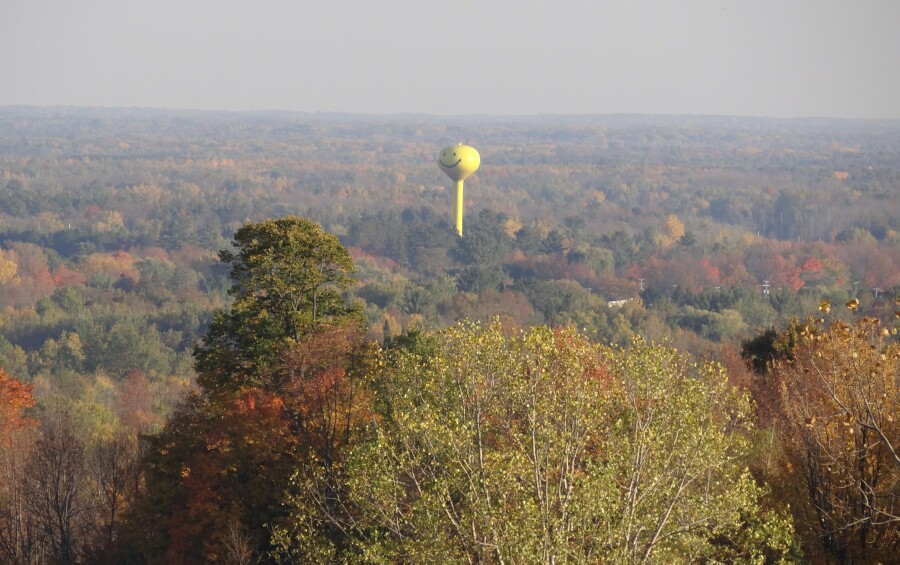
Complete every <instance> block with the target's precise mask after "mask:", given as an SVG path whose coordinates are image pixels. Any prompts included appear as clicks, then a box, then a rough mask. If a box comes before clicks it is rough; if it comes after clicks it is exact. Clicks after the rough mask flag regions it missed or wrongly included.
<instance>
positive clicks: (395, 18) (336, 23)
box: [0, 0, 900, 118]
mask: <svg viewBox="0 0 900 565" xmlns="http://www.w3.org/2000/svg"><path fill="white" fill-rule="evenodd" d="M12 104H16V105H17V104H25V105H40V106H45V105H67V106H68V105H72V106H126V107H132V106H139V107H156V108H196V109H216V110H217V109H226V110H276V109H277V110H299V111H337V112H360V113H398V112H424V113H429V114H451V115H452V114H548V113H550V114H573V113H598V114H607V113H641V114H726V115H742V116H748V115H749V116H774V117H801V116H828V117H864V118H900V0H732V1H728V0H720V1H713V0H616V1H605V0H556V1H554V2H551V1H549V0H542V1H531V0H517V1H514V0H480V1H474V0H457V1H446V0H445V1H441V2H424V1H422V0H354V1H341V0H330V1H329V0H320V1H316V2H308V1H305V0H291V1H288V0H252V1H251V0H246V1H238V0H110V1H106V0H77V1H75V0H52V1H51V0H0V105H12Z"/></svg>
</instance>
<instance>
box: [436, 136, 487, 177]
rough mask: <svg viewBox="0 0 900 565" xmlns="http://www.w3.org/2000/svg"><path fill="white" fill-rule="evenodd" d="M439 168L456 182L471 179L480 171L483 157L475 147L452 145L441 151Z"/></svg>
mask: <svg viewBox="0 0 900 565" xmlns="http://www.w3.org/2000/svg"><path fill="white" fill-rule="evenodd" d="M437 162H438V166H439V167H440V168H441V170H442V171H444V173H446V174H447V176H448V177H450V178H451V179H453V180H455V181H461V180H465V179H467V178H469V177H470V176H472V174H473V173H474V172H475V171H477V170H478V166H479V165H480V164H481V156H479V155H478V151H475V148H474V147H469V146H468V145H463V144H462V143H460V144H459V145H451V146H450V147H445V148H443V149H441V152H440V153H438V160H437Z"/></svg>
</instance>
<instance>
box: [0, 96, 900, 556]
mask: <svg viewBox="0 0 900 565" xmlns="http://www.w3.org/2000/svg"><path fill="white" fill-rule="evenodd" d="M457 142H464V143H467V144H471V145H473V146H475V147H476V148H477V149H478V150H479V152H480V153H481V161H482V165H481V168H480V169H479V171H478V172H477V173H476V175H475V176H474V177H472V178H471V179H469V180H468V181H467V182H466V189H467V190H466V195H467V199H466V217H465V231H464V234H465V235H464V237H458V236H457V234H456V231H455V227H454V226H453V218H454V216H453V214H454V209H453V207H454V205H455V198H454V194H453V190H452V186H451V184H450V183H449V181H448V180H447V179H446V177H444V175H443V174H442V173H441V172H440V170H439V169H438V168H437V167H436V166H435V164H434V159H435V156H436V155H437V152H438V151H439V149H440V148H442V147H444V146H446V145H451V144H455V143H457ZM898 319H900V122H896V121H843V120H766V119H751V118H724V117H667V116H653V117H650V116H579V117H574V116H546V117H532V118H502V119H501V118H490V117H468V118H457V119H450V118H439V117H431V116H417V115H405V116H390V117H372V116H354V115H315V114H310V115H304V114H288V113H260V114H230V113H203V112H186V111H185V112H174V111H154V110H138V109H130V110H128V109H74V108H9V107H7V108H0V561H3V562H10V563H140V562H146V563H200V562H221V563H255V562H266V563H268V562H279V563H305V562H364V563H369V562H373V563H388V562H390V563H395V562H407V563H423V562H434V561H438V560H450V561H453V562H456V561H459V562H498V563H501V562H502V563H513V562H524V563H530V562H547V563H550V562H554V563H557V562H612V563H621V562H684V561H704V562H748V563H776V562H833V563H864V562H874V561H879V560H880V561H882V562H887V561H889V560H890V559H891V557H892V556H895V555H896V554H897V553H898V552H900V510H898V508H900V457H898V451H900V427H898V426H900V424H898V423H897V422H896V421H895V420H896V418H895V415H896V414H900V393H898V387H900V343H898V338H897V330H898V327H900V321H898Z"/></svg>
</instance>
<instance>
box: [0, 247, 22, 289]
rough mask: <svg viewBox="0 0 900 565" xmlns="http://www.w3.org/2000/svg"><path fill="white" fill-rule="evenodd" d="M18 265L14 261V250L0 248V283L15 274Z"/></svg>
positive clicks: (10, 278)
mask: <svg viewBox="0 0 900 565" xmlns="http://www.w3.org/2000/svg"><path fill="white" fill-rule="evenodd" d="M18 268H19V266H18V265H17V264H16V261H15V252H13V251H6V252H4V251H3V250H2V249H0V284H3V283H5V282H9V281H10V280H12V279H13V277H15V276H16V271H17V270H18Z"/></svg>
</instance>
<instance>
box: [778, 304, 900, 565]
mask: <svg viewBox="0 0 900 565" xmlns="http://www.w3.org/2000/svg"><path fill="white" fill-rule="evenodd" d="M849 306H850V307H853V306H854V304H853V303H852V302H851V303H850V305H849ZM824 308H825V307H823V309H824ZM799 330H800V331H799V337H798V339H797V343H796V345H795V347H793V349H792V350H791V354H790V358H789V359H781V360H777V361H775V362H774V363H773V364H772V366H771V375H772V378H773V379H774V382H773V383H772V385H773V386H774V387H776V389H777V390H778V391H779V393H780V403H779V405H778V408H779V410H778V415H777V419H776V421H775V424H776V425H778V426H779V427H780V428H781V430H782V437H783V447H784V469H785V472H783V473H782V474H781V475H780V476H776V480H777V481H778V482H780V483H781V485H782V488H783V489H784V490H785V492H786V495H785V496H786V497H789V498H790V499H792V500H794V501H796V502H795V503H794V504H793V505H792V507H791V510H792V511H793V513H794V517H795V523H796V524H798V527H799V530H800V533H801V534H803V537H804V540H805V542H806V545H807V547H808V552H809V553H810V554H811V556H813V557H814V558H817V559H820V560H829V561H832V562H835V563H869V562H877V561H881V562H887V561H890V560H892V559H893V558H895V557H896V555H897V553H898V551H900V457H898V450H900V422H898V414H900V344H898V343H897V341H896V338H895V337H894V334H895V333H896V332H895V331H894V332H892V331H890V330H889V329H888V328H885V327H884V325H883V324H882V323H881V322H880V321H879V320H877V319H874V318H862V319H861V320H859V321H857V322H855V323H846V322H836V323H834V324H832V325H831V326H829V327H827V328H825V327H823V326H822V324H821V323H818V322H816V321H813V320H810V321H809V322H808V323H807V324H806V325H805V326H801V327H799Z"/></svg>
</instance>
